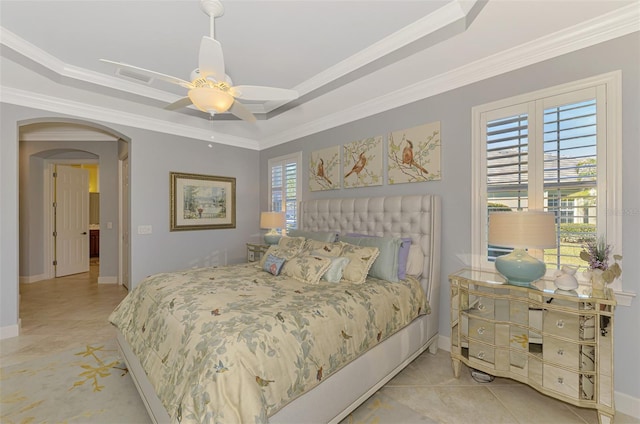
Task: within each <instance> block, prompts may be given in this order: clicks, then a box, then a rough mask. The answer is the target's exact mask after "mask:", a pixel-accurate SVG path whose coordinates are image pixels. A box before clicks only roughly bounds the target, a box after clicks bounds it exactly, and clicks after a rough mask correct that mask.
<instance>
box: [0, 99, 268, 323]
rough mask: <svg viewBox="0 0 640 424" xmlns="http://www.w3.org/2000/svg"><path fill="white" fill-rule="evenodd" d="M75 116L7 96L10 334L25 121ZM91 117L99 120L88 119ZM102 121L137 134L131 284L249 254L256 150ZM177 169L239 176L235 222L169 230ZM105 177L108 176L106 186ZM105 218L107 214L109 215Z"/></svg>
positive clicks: (1, 184) (0, 161) (4, 223)
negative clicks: (146, 229) (143, 231)
mask: <svg viewBox="0 0 640 424" xmlns="http://www.w3.org/2000/svg"><path fill="white" fill-rule="evenodd" d="M69 119H71V120H72V121H73V117H69V116H65V115H60V114H55V113H52V112H43V111H40V110H36V109H31V108H25V107H21V106H15V105H9V104H4V103H3V104H2V114H1V116H0V136H1V139H0V141H1V143H2V150H1V156H0V204H1V207H0V218H1V219H0V244H1V247H2V257H1V258H0V329H1V330H2V333H3V334H10V333H11V332H12V331H13V330H14V329H17V324H18V275H19V254H18V252H19V232H18V228H19V220H22V219H25V218H23V217H20V218H19V217H18V203H19V190H18V172H19V166H18V164H19V154H18V138H19V128H18V127H19V125H22V124H25V123H31V122H33V121H34V120H38V121H40V122H42V121H47V120H51V121H59V120H69ZM75 122H82V121H79V120H76V121H75ZM84 123H85V124H88V125H92V124H94V123H91V122H86V121H84ZM95 124H97V125H99V126H102V127H103V128H104V127H107V128H110V129H111V130H113V132H114V133H115V134H116V135H118V136H122V138H124V139H128V140H130V143H129V163H130V170H131V172H130V196H131V221H130V224H131V286H132V287H135V286H136V285H137V284H138V283H139V282H140V280H141V279H142V278H144V277H145V276H147V275H149V274H153V273H157V272H162V271H170V270H177V269H186V268H191V267H197V266H205V265H218V264H224V263H238V262H242V261H244V260H245V258H246V250H245V242H247V241H249V240H252V239H256V238H257V237H258V236H259V234H260V229H259V222H258V221H259V211H260V207H259V206H260V205H259V200H258V199H259V184H258V182H259V181H258V163H259V162H258V161H259V155H258V152H257V151H253V150H247V149H241V148H235V147H229V146H223V145H218V144H215V143H213V148H208V147H207V143H204V142H202V141H196V140H193V139H188V138H183V137H176V136H172V135H166V134H161V133H156V132H153V131H146V130H141V129H136V128H130V127H127V126H122V125H110V124H108V123H103V122H97V123H95ZM95 143H100V142H95ZM114 146H115V145H114ZM114 152H115V153H114V154H117V147H114ZM171 171H177V172H189V173H199V174H207V175H220V176H225V177H235V178H236V188H237V191H236V197H237V204H236V228H235V229H225V230H200V231H183V232H169V172H171ZM116 181H117V180H116ZM105 183H106V181H104V180H102V178H101V191H102V187H103V184H105ZM114 202H117V201H114ZM106 219H107V218H106V217H104V218H103V222H105V221H106ZM109 220H111V218H109ZM113 222H114V226H116V223H117V216H116V217H114V218H113ZM138 225H152V226H153V233H152V234H150V235H138V234H137V231H136V230H137V227H138ZM115 232H116V230H115V228H114V233H115Z"/></svg>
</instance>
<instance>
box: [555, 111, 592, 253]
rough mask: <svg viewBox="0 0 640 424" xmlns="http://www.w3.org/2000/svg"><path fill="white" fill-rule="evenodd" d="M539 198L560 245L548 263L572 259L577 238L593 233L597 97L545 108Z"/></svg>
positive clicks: (586, 238) (584, 239)
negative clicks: (552, 216)
mask: <svg viewBox="0 0 640 424" xmlns="http://www.w3.org/2000/svg"><path fill="white" fill-rule="evenodd" d="M543 125H544V130H543V134H544V135H543V137H544V183H543V187H544V199H545V207H546V210H548V211H550V212H554V213H555V215H556V217H557V219H556V225H557V229H556V230H557V234H558V238H559V249H557V250H556V252H555V258H552V257H545V259H546V261H548V262H553V263H557V264H560V263H571V262H574V259H575V258H576V257H577V256H578V255H579V248H576V247H575V246H576V245H577V244H584V243H585V242H586V241H587V240H590V239H595V238H596V221H597V207H596V206H597V185H596V180H597V168H596V166H597V113H596V99H595V98H591V99H588V100H585V101H579V102H571V103H567V104H564V105H561V106H555V107H550V108H545V109H544V123H543Z"/></svg>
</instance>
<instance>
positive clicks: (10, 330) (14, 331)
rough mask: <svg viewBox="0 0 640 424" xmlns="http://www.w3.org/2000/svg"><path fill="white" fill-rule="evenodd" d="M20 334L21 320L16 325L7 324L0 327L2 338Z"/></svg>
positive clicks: (0, 338) (0, 336)
mask: <svg viewBox="0 0 640 424" xmlns="http://www.w3.org/2000/svg"><path fill="white" fill-rule="evenodd" d="M19 335H20V322H18V323H17V324H15V325H7V326H6V327H0V340H2V339H10V338H11V337H18V336H19Z"/></svg>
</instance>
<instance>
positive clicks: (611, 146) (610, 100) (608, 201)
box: [471, 71, 622, 292]
mask: <svg viewBox="0 0 640 424" xmlns="http://www.w3.org/2000/svg"><path fill="white" fill-rule="evenodd" d="M583 89H595V90H596V91H597V92H598V97H599V98H600V96H601V95H602V96H604V99H606V113H605V116H604V118H603V122H601V121H598V128H600V129H602V131H604V133H603V136H604V137H605V138H606V143H598V146H597V157H598V163H599V164H600V163H604V164H606V167H602V166H598V168H597V172H598V174H597V188H598V194H599V195H598V200H597V202H598V204H597V206H598V211H599V212H598V218H597V230H598V236H601V235H602V236H605V237H606V240H607V243H608V244H610V245H611V246H612V247H613V251H614V253H618V254H622V213H621V211H622V72H621V71H614V72H610V73H606V74H602V75H598V76H594V77H591V78H586V79H583V80H579V81H574V82H571V83H567V84H562V85H558V86H554V87H550V88H546V89H543V90H538V91H535V92H532V93H527V94H523V95H519V96H515V97H511V98H508V99H503V100H498V101H495V102H491V103H487V104H484V105H479V106H475V107H473V108H472V110H471V114H472V134H471V136H472V146H471V155H472V156H471V176H472V177H471V266H472V267H474V268H481V269H491V270H492V269H494V264H493V263H492V262H489V261H488V260H487V251H486V250H487V240H486V222H487V219H488V217H487V214H488V212H487V207H486V205H487V178H486V163H487V157H486V144H485V132H484V128H485V126H486V121H487V120H490V119H491V118H490V117H491V111H494V110H496V109H504V108H508V107H514V109H516V110H517V109H520V108H521V106H522V105H523V104H527V103H529V102H532V101H536V100H544V99H546V98H549V97H556V96H560V95H563V94H569V93H572V92H576V91H579V90H583ZM599 102H600V100H599ZM598 107H602V106H601V103H598ZM528 113H529V118H530V120H531V121H533V122H530V126H531V128H533V129H536V128H541V126H536V123H535V121H538V120H541V119H542V117H541V116H536V114H535V111H533V110H529V111H528ZM487 117H489V118H487ZM483 119H484V121H485V123H484V124H483ZM536 131H537V129H536ZM599 131H600V130H599ZM530 154H531V153H530ZM537 154H539V155H541V154H542V153H541V151H540V152H539V153H537ZM529 171H530V174H529V179H530V180H531V179H534V180H536V181H538V184H540V185H541V184H542V178H537V176H536V175H535V172H536V171H535V170H533V172H532V173H531V171H532V170H529ZM540 192H541V191H540ZM601 193H602V195H601ZM554 271H555V270H548V271H547V274H548V276H551V274H553V272H554ZM580 277H581V278H582V279H584V278H585V277H584V276H580ZM610 287H611V288H612V289H613V290H614V291H618V292H621V291H622V278H618V279H617V280H616V281H615V282H614V283H613V284H612V285H611V286H610Z"/></svg>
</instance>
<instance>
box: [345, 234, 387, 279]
mask: <svg viewBox="0 0 640 424" xmlns="http://www.w3.org/2000/svg"><path fill="white" fill-rule="evenodd" d="M339 243H342V253H341V254H340V255H341V256H346V257H347V258H349V263H348V264H347V266H346V267H345V269H344V273H343V274H342V281H344V282H347V283H354V284H362V283H364V282H365V280H366V279H367V274H368V273H369V269H371V266H372V265H373V262H374V261H375V260H376V258H377V257H378V255H379V254H380V250H379V249H378V248H377V247H364V246H356V245H353V244H349V243H344V242H339Z"/></svg>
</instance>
